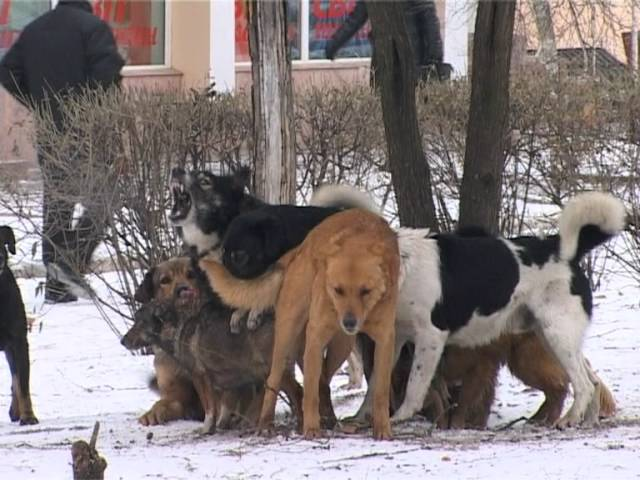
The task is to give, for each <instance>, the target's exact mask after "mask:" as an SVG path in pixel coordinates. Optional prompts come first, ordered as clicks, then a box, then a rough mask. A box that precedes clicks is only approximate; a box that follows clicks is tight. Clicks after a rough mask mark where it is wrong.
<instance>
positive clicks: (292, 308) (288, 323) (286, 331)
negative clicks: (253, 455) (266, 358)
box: [258, 299, 308, 431]
mask: <svg viewBox="0 0 640 480" xmlns="http://www.w3.org/2000/svg"><path fill="white" fill-rule="evenodd" d="M306 305H307V304H305V303H304V302H300V301H295V300H287V299H285V300H284V301H282V302H281V301H280V300H279V301H278V307H277V308H276V319H275V325H274V342H273V353H272V359H271V370H270V372H269V376H268V377H267V380H266V382H265V392H264V400H263V402H262V410H261V412H260V421H259V422H258V430H260V431H267V430H269V429H270V428H271V427H272V426H273V417H274V413H275V409H276V402H277V399H278V392H279V390H280V384H281V382H282V376H283V374H284V372H285V370H286V369H287V368H288V366H289V365H290V364H291V361H292V360H291V359H290V356H291V354H292V353H293V351H294V350H295V349H296V345H297V344H298V340H299V338H300V336H301V334H302V332H303V331H304V328H305V325H306V323H307V322H306V320H307V317H308V313H307V312H306Z"/></svg>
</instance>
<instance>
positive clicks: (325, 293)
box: [200, 209, 399, 439]
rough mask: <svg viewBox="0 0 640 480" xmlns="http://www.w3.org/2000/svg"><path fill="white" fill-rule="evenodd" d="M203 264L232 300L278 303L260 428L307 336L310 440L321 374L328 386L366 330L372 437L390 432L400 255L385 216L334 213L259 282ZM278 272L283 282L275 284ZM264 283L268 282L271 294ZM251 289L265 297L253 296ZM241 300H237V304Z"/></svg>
mask: <svg viewBox="0 0 640 480" xmlns="http://www.w3.org/2000/svg"><path fill="white" fill-rule="evenodd" d="M200 266H201V268H203V270H204V271H205V272H206V273H207V275H208V277H209V281H210V283H211V285H212V287H213V288H214V290H215V291H216V292H217V293H218V294H219V295H220V296H221V298H222V299H223V300H224V301H225V302H227V303H229V304H230V305H233V306H235V307H239V308H254V307H256V306H257V304H258V303H260V304H262V305H264V304H265V303H270V302H273V303H275V305H276V333H275V344H274V351H273V362H272V368H271V373H270V374H269V378H268V379H267V385H268V386H269V388H268V389H267V392H266V393H265V400H264V403H263V406H262V412H261V415H260V427H261V428H263V429H265V428H269V427H270V426H271V425H272V422H273V412H274V409H275V400H276V398H275V392H277V391H278V388H279V385H280V378H281V376H282V372H283V369H284V367H285V366H286V364H287V358H288V357H289V356H290V355H291V354H292V353H293V352H296V351H297V350H298V348H299V347H300V345H301V343H302V342H303V341H304V345H305V347H304V351H305V353H304V400H303V402H304V407H303V408H304V412H305V415H304V425H303V432H304V435H305V437H307V438H313V437H316V436H318V435H319V434H320V418H319V415H318V388H319V383H320V379H321V377H322V378H323V382H324V383H326V384H328V383H329V381H330V379H331V377H332V376H333V374H334V373H335V371H336V370H337V369H338V368H339V367H340V365H342V363H343V362H344V361H345V360H346V358H347V357H348V355H349V353H350V352H351V351H352V349H353V338H354V336H355V334H356V333H358V332H364V333H367V334H368V335H369V336H370V337H371V338H373V339H374V341H375V342H376V346H377V347H378V348H377V349H376V359H375V365H376V367H377V369H376V373H375V375H376V378H377V384H378V385H379V386H378V387H376V389H375V393H374V395H375V401H374V410H373V418H374V421H373V434H374V437H375V438H378V439H386V438H390V437H391V427H390V424H389V382H390V371H391V362H390V360H391V356H392V354H393V351H392V349H393V337H394V323H395V320H394V319H395V304H396V299H397V279H398V269H399V256H398V250H397V239H396V235H395V233H394V232H393V230H391V229H390V227H389V226H388V224H387V223H386V222H385V221H384V220H383V219H382V218H380V217H379V216H378V215H375V214H372V213H370V212H367V211H364V210H359V209H352V210H347V211H344V212H340V213H336V214H334V215H332V216H330V217H329V218H328V219H326V220H325V221H324V222H322V223H321V224H320V225H318V226H317V227H316V228H315V229H313V230H312V231H311V232H310V233H309V235H308V236H307V237H306V239H305V240H304V242H303V243H302V244H301V245H300V246H299V247H298V248H296V249H295V250H294V251H291V252H289V253H287V254H286V255H285V256H284V257H283V258H282V259H280V260H279V261H278V263H277V264H276V266H275V267H274V268H273V269H272V270H270V271H269V272H267V273H266V274H264V275H263V276H262V277H260V278H258V279H253V280H238V279H235V277H232V276H231V275H230V274H229V273H228V272H227V271H226V270H225V269H224V268H223V267H222V266H221V265H220V264H219V263H217V262H216V261H215V260H213V259H208V258H204V259H202V260H201V261H200ZM280 277H282V285H281V287H280V288H278V283H279V282H278V281H277V279H278V278H280ZM274 278H275V279H276V280H275V281H274ZM264 285H269V286H270V290H271V292H269V291H268V290H269V289H265V288H263V286H264ZM239 292H240V293H239ZM256 292H260V293H261V294H263V295H265V297H263V298H260V299H257V295H256ZM265 300H266V301H265ZM245 301H246V302H247V303H244V304H242V305H239V304H236V303H234V302H238V303H241V302H245ZM262 305H261V306H262ZM335 339H341V340H342V344H343V345H346V348H342V349H337V348H336V349H332V348H331V343H332V342H333V341H334V340H335ZM345 339H346V340H347V342H344V340H345ZM327 347H329V348H328V351H327V355H326V358H325V359H324V361H323V352H324V350H325V348H327Z"/></svg>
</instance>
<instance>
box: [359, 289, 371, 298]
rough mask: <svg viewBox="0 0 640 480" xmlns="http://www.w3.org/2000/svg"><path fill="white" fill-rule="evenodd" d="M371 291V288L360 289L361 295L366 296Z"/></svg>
mask: <svg viewBox="0 0 640 480" xmlns="http://www.w3.org/2000/svg"><path fill="white" fill-rule="evenodd" d="M370 293H371V289H370V288H361V289H360V296H361V297H366V296H367V295H369V294H370Z"/></svg>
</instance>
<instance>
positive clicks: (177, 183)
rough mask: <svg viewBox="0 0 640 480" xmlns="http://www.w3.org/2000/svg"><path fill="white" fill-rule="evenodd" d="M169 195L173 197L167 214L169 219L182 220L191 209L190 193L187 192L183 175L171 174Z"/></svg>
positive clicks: (173, 220)
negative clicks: (169, 211)
mask: <svg viewBox="0 0 640 480" xmlns="http://www.w3.org/2000/svg"><path fill="white" fill-rule="evenodd" d="M170 186H171V195H172V197H173V206H172V207H171V213H170V214H169V220H171V221H172V222H173V223H176V222H179V221H181V220H184V219H185V218H187V216H188V215H189V211H190V210H191V203H192V202H191V195H190V194H189V192H187V189H186V187H185V184H184V176H182V177H175V176H173V175H172V176H171V185H170Z"/></svg>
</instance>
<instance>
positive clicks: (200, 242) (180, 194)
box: [169, 168, 264, 255]
mask: <svg viewBox="0 0 640 480" xmlns="http://www.w3.org/2000/svg"><path fill="white" fill-rule="evenodd" d="M249 175H250V171H249V169H247V168H241V169H239V170H238V171H236V172H235V173H234V174H233V175H214V174H213V173H210V172H205V171H201V170H200V171H192V172H186V171H185V170H184V169H182V168H174V169H173V170H172V171H171V184H170V187H171V193H172V196H173V206H172V208H171V213H170V214H169V220H170V221H171V223H172V224H173V225H174V226H176V227H179V228H180V230H181V234H182V239H183V240H184V242H185V243H186V244H187V246H189V247H194V248H195V249H196V250H197V252H198V253H199V254H203V253H205V252H208V251H211V250H213V251H216V252H217V253H218V255H220V253H221V252H219V250H220V248H221V246H222V238H223V236H224V234H225V233H226V231H227V228H228V227H229V224H230V223H231V222H232V221H233V219H234V218H236V217H237V216H238V215H240V214H241V213H244V212H247V211H250V210H253V209H255V208H257V207H260V206H262V205H264V203H263V202H261V201H260V200H258V199H257V198H256V197H254V196H252V195H249V194H247V193H245V189H246V188H247V185H248V183H249Z"/></svg>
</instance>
